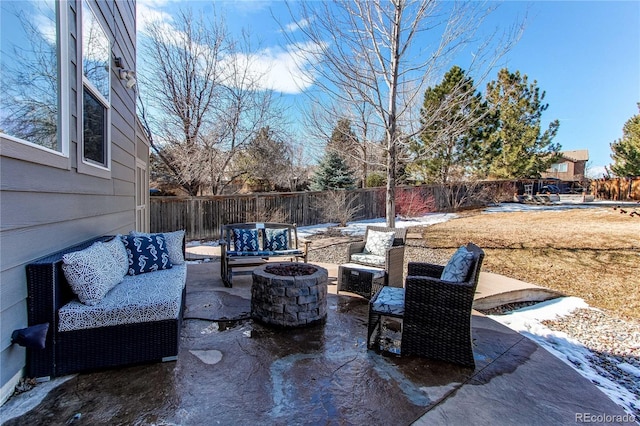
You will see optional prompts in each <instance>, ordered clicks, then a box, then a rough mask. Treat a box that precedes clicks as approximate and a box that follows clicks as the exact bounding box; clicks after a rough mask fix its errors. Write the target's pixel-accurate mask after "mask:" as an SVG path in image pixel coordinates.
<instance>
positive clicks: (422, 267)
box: [407, 262, 444, 278]
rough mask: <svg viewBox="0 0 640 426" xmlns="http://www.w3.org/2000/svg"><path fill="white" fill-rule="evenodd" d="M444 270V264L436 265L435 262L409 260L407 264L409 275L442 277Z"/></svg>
mask: <svg viewBox="0 0 640 426" xmlns="http://www.w3.org/2000/svg"><path fill="white" fill-rule="evenodd" d="M442 271H444V266H442V265H436V264H434V263H425V262H409V264H408V265H407V275H408V276H409V275H411V276H424V277H437V278H440V276H441V275H442Z"/></svg>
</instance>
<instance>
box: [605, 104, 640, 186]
mask: <svg viewBox="0 0 640 426" xmlns="http://www.w3.org/2000/svg"><path fill="white" fill-rule="evenodd" d="M638 111H639V112H640V103H638ZM611 152H612V154H611V159H612V160H613V161H614V163H613V164H612V165H611V171H612V172H613V173H615V174H616V175H617V176H620V177H629V176H640V113H639V114H636V115H634V116H633V117H631V118H630V119H629V120H627V122H626V123H625V124H624V127H623V128H622V138H621V139H618V140H617V141H615V142H613V143H612V144H611Z"/></svg>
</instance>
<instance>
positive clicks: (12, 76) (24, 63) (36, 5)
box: [0, 0, 68, 156]
mask: <svg viewBox="0 0 640 426" xmlns="http://www.w3.org/2000/svg"><path fill="white" fill-rule="evenodd" d="M63 7H64V3H59V2H56V1H55V0H30V1H21V2H10V1H0V8H1V11H0V19H1V25H0V27H1V28H2V37H0V49H1V52H0V81H1V85H2V95H1V96H0V133H1V134H2V136H3V138H5V139H8V140H10V141H12V142H18V143H23V144H26V145H31V146H34V147H36V148H39V149H42V150H44V151H50V152H52V153H55V154H62V155H65V156H66V155H67V154H68V137H67V136H66V135H67V132H68V123H67V119H66V116H67V106H66V103H65V102H63V99H66V97H65V96H62V93H66V91H67V90H68V89H67V87H68V86H67V82H66V80H65V78H63V77H61V76H65V75H66V74H67V73H66V69H67V68H66V52H65V50H64V49H62V46H65V47H66V46H67V45H68V43H67V40H68V38H67V30H66V13H64V11H61V8H63ZM63 10H64V9H63Z"/></svg>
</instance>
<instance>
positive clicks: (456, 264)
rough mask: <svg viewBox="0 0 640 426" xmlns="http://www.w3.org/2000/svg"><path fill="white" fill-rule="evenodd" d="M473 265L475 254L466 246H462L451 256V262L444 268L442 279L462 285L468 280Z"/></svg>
mask: <svg viewBox="0 0 640 426" xmlns="http://www.w3.org/2000/svg"><path fill="white" fill-rule="evenodd" d="M472 263H473V253H471V252H470V251H469V250H467V248H466V247H465V246H460V248H459V249H458V250H456V252H455V253H454V254H453V256H451V259H449V262H448V263H447V265H446V266H445V267H444V270H443V271H442V275H441V276H440V279H441V280H442V281H449V282H454V283H461V282H464V280H465V279H466V278H467V274H468V273H469V268H470V267H471V264H472Z"/></svg>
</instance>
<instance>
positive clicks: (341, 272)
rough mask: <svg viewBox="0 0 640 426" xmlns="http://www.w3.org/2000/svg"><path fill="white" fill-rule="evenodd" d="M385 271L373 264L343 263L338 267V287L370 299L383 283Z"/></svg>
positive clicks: (338, 290)
mask: <svg viewBox="0 0 640 426" xmlns="http://www.w3.org/2000/svg"><path fill="white" fill-rule="evenodd" d="M385 281H386V272H385V270H384V269H381V268H375V267H373V266H365V265H359V264H357V263H345V264H343V265H340V266H339V267H338V289H337V292H338V293H340V291H348V292H350V293H355V294H357V295H360V296H362V297H364V298H366V299H371V296H372V295H374V294H375V293H376V292H377V291H378V290H379V289H380V288H382V287H383V286H384V285H385Z"/></svg>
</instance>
